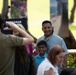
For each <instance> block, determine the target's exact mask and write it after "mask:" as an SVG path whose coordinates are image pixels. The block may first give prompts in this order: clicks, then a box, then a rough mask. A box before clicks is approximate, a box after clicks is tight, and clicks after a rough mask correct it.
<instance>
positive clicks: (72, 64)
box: [67, 54, 76, 69]
mask: <svg viewBox="0 0 76 75" xmlns="http://www.w3.org/2000/svg"><path fill="white" fill-rule="evenodd" d="M67 67H69V68H75V69H76V57H73V56H72V55H71V54H69V55H68V56H67Z"/></svg>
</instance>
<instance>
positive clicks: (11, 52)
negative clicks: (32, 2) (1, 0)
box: [0, 15, 34, 75]
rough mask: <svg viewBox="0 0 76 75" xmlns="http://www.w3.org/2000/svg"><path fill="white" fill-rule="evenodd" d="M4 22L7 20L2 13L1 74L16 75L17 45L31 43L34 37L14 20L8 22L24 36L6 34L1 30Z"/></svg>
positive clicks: (0, 19) (0, 40)
mask: <svg viewBox="0 0 76 75" xmlns="http://www.w3.org/2000/svg"><path fill="white" fill-rule="evenodd" d="M4 24H5V22H4V20H3V18H2V16H1V15H0V75H14V59H15V46H21V45H25V44H30V43H32V42H33V41H34V39H33V38H32V37H31V36H30V35H29V34H28V33H27V32H26V31H24V30H22V29H21V28H19V27H18V26H17V25H16V24H14V23H13V22H7V24H8V25H9V26H10V28H9V29H12V30H14V29H15V30H17V31H19V33H20V34H21V35H22V36H23V37H22V38H20V37H17V36H13V35H5V34H3V33H2V32H1V28H2V27H3V25H4Z"/></svg>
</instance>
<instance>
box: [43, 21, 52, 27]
mask: <svg viewBox="0 0 76 75" xmlns="http://www.w3.org/2000/svg"><path fill="white" fill-rule="evenodd" d="M46 23H50V25H52V23H51V22H50V21H49V20H45V21H43V22H42V26H43V24H46Z"/></svg>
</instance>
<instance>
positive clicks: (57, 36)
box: [53, 34, 63, 40]
mask: <svg viewBox="0 0 76 75" xmlns="http://www.w3.org/2000/svg"><path fill="white" fill-rule="evenodd" d="M53 36H54V37H56V38H58V39H61V40H62V39H63V38H62V37H60V36H59V35H57V34H53Z"/></svg>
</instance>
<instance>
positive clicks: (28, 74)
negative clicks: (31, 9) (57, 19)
mask: <svg viewBox="0 0 76 75" xmlns="http://www.w3.org/2000/svg"><path fill="white" fill-rule="evenodd" d="M5 24H8V26H9V27H8V28H7V30H12V31H13V34H4V33H2V31H1V29H2V27H3V25H5ZM42 31H43V33H44V35H43V36H41V37H40V38H39V39H37V42H36V46H35V47H34V48H35V50H36V51H37V54H36V55H33V53H32V52H33V50H34V49H33V48H32V52H30V48H28V47H27V45H30V44H33V43H34V38H33V37H32V36H31V35H30V34H29V33H28V32H27V31H26V30H25V28H23V26H22V25H17V24H15V23H13V22H5V21H4V19H3V18H2V16H1V15H0V75H76V70H75V69H72V68H67V66H65V65H66V61H67V55H68V54H69V53H68V50H67V46H66V44H65V42H64V40H63V38H61V37H60V36H58V35H56V34H54V28H53V27H52V23H51V22H50V21H48V20H45V21H43V22H42Z"/></svg>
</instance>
